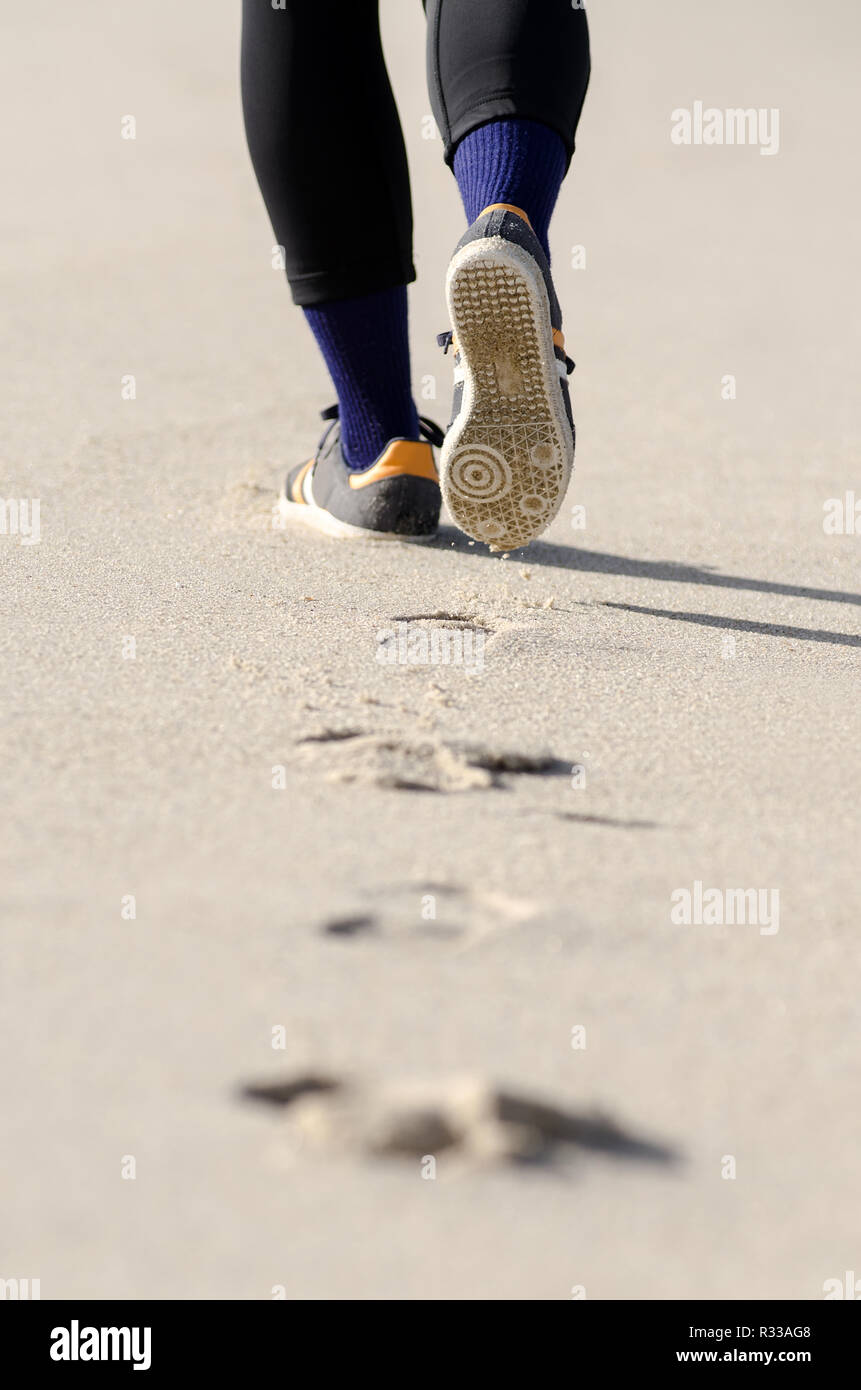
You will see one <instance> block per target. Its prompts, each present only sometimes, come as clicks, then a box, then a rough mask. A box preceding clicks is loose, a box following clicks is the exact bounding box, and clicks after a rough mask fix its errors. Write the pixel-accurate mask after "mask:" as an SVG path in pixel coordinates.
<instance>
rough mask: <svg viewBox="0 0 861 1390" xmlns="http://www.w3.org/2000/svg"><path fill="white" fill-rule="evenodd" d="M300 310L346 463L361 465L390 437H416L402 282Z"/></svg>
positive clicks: (379, 449)
mask: <svg viewBox="0 0 861 1390" xmlns="http://www.w3.org/2000/svg"><path fill="white" fill-rule="evenodd" d="M304 313H305V317H306V319H307V320H308V323H309V325H310V327H311V332H312V333H313V334H314V337H315V338H316V339H317V346H318V347H319V349H320V351H321V352H322V354H323V356H324V358H325V359H326V366H327V367H328V368H329V374H330V376H331V378H332V381H333V382H334V383H335V390H336V392H337V394H338V406H339V413H340V419H341V442H342V447H343V451H344V458H345V459H346V461H347V463H348V464H349V466H350V468H355V469H358V468H367V467H368V466H369V464H372V463H373V462H374V459H375V458H376V457H377V456H378V454H379V453H380V452H381V451H382V450H383V449H384V448H385V446H386V444H388V442H389V440H390V439H398V438H403V439H417V438H418V414H417V412H416V408H415V405H414V403H413V395H412V387H411V384H410V345H409V333H408V331H407V288H406V285H398V286H396V288H395V289H391V290H380V291H379V292H378V293H376V294H363V295H360V296H359V298H357V299H340V300H337V301H333V302H332V303H331V304H313V305H309V306H308V307H307V308H306V309H305V310H304Z"/></svg>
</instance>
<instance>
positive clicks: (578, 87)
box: [425, 0, 589, 254]
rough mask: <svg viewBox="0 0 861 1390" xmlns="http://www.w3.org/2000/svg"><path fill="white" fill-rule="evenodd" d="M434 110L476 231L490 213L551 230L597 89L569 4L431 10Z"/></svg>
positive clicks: (514, 2) (449, 5)
mask: <svg viewBox="0 0 861 1390" xmlns="http://www.w3.org/2000/svg"><path fill="white" fill-rule="evenodd" d="M425 8H426V10H427V15H428V50H427V52H428V86H429V90H430V97H431V105H432V107H433V112H434V116H435V119H436V122H437V125H438V126H439V129H440V133H441V135H442V138H443V144H444V148H445V157H446V162H447V163H448V164H449V165H450V166H451V167H452V168H453V170H454V174H455V177H456V178H457V182H458V186H459V188H460V191H461V195H462V197H463V201H464V206H465V208H466V214H467V218H468V220H469V221H470V222H473V221H475V219H476V217H477V216H478V215H479V213H480V212H481V211H482V209H483V208H485V207H488V206H489V205H490V204H492V203H508V204H513V205H514V206H515V207H518V208H522V209H523V210H524V211H525V212H527V213H528V215H529V220H530V222H531V224H532V227H533V229H534V231H535V234H536V236H537V237H538V239H539V241H540V242H541V244H542V246H543V248H544V251H545V254H547V228H548V226H549V223H550V216H551V214H552V211H553V208H554V205H555V203H556V198H557V196H558V193H559V188H560V185H561V183H562V180H563V178H564V176H565V174H566V172H567V169H568V165H569V163H570V160H571V156H572V154H573V153H574V137H575V134H576V130H577V124H578V121H579V119H580V112H581V110H582V107H583V101H584V98H585V95H586V88H587V86H588V82H589V30H588V25H587V22H586V13H585V11H584V10H583V9H582V8H575V7H574V6H573V5H572V4H571V2H570V0H425Z"/></svg>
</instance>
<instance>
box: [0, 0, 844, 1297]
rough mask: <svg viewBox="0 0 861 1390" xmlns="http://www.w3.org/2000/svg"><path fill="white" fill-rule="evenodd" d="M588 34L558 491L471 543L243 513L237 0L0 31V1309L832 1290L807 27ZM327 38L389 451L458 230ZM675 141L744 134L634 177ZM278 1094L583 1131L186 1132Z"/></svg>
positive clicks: (835, 960)
mask: <svg viewBox="0 0 861 1390" xmlns="http://www.w3.org/2000/svg"><path fill="white" fill-rule="evenodd" d="M593 9H594V13H593V12H592V11H590V14H589V19H590V28H591V34H592V49H593V77H592V83H591V88H590V91H589V95H588V97H587V101H586V106H585V110H584V115H583V119H582V123H581V126H580V131H579V135H578V151H577V154H576V156H575V160H574V164H573V168H572V172H571V175H570V177H569V179H568V180H567V182H566V184H565V186H564V188H563V194H562V198H561V201H560V205H559V208H558V211H557V213H556V216H555V219H554V223H553V227H552V234H551V246H552V251H553V265H554V273H555V278H556V284H557V288H558V291H559V295H560V298H561V300H562V302H563V305H564V309H565V315H566V331H567V338H568V343H569V350H570V351H571V354H572V356H573V357H574V359H575V360H576V363H577V368H576V371H575V373H574V376H573V395H574V403H575V413H576V420H577V431H578V442H577V459H576V466H575V476H574V481H573V484H572V488H571V491H570V492H569V494H568V497H567V500H566V502H565V504H564V505H563V508H562V511H561V513H560V515H559V516H558V518H557V520H556V521H555V522H554V524H553V526H552V528H551V530H550V531H549V532H548V533H547V534H546V535H545V536H544V537H543V538H542V539H541V540H539V541H537V542H536V543H535V544H534V545H532V546H531V547H529V548H528V549H527V550H524V551H520V552H515V553H512V554H510V555H508V556H505V557H503V556H499V555H492V554H490V553H489V551H488V550H487V548H486V547H483V546H481V545H478V544H473V543H470V542H469V541H468V540H467V538H466V537H464V536H463V535H461V534H460V533H459V532H457V531H456V530H455V529H454V528H453V527H451V526H450V525H449V524H444V525H443V527H442V529H441V532H440V536H439V539H438V540H436V541H434V542H433V543H432V544H430V545H425V546H410V545H406V544H398V543H396V544H384V543H382V544H359V545H354V544H350V543H344V542H337V541H332V540H329V539H327V538H324V537H320V536H318V535H316V534H315V533H313V532H311V531H308V530H305V529H303V528H301V527H289V528H286V529H285V528H284V527H283V526H281V527H279V526H278V525H276V524H274V514H273V506H274V503H275V499H276V492H277V488H278V486H279V484H280V481H281V477H282V476H283V473H284V471H285V470H286V468H287V467H288V466H289V465H290V464H292V463H293V462H295V461H297V460H298V459H301V458H303V457H308V456H309V453H310V452H311V451H312V450H313V448H314V446H315V444H316V441H317V438H318V435H319V433H320V430H321V428H322V426H321V423H320V420H319V411H320V409H321V408H322V407H324V406H326V405H328V404H329V403H330V401H331V399H332V393H331V386H330V385H329V383H328V381H327V378H326V376H325V372H324V368H323V365H322V362H321V361H320V360H319V359H318V357H317V355H316V353H315V350H314V344H313V340H312V338H311V335H310V333H309V331H308V329H307V328H306V326H305V323H304V321H303V318H302V315H301V313H300V311H299V310H297V309H295V308H294V307H293V306H292V305H291V303H290V297H289V293H288V290H287V287H286V284H285V282H284V277H283V273H282V272H280V271H278V270H276V269H273V267H272V242H273V237H272V233H271V230H270V227H269V225H268V222H267V220H266V216H265V213H264V210H263V206H262V202H261V200H260V195H259V193H258V191H257V187H256V184H255V182H254V177H253V174H252V171H251V166H250V162H249V159H248V155H247V152H246V149H245V142H244V136H243V130H242V120H241V111H240V104H239V92H238V76H237V71H238V56H237V54H238V27H239V16H238V6H233V5H224V6H211V5H208V4H205V3H203V0H189V3H187V4H185V5H183V6H181V7H176V6H174V5H169V4H167V3H166V0H150V3H148V4H147V5H146V6H128V5H123V6H115V5H111V4H108V3H106V0H94V3H92V4H91V5H90V6H88V7H86V16H85V17H84V18H83V19H82V16H81V14H80V13H79V12H77V11H76V10H74V9H73V8H72V7H70V6H57V7H53V8H52V10H51V12H50V13H43V12H42V10H38V11H36V12H34V11H32V10H26V11H25V10H23V9H21V8H19V7H14V8H13V7H12V6H10V5H8V4H7V5H5V6H4V10H5V11H6V13H5V14H4V19H5V20H6V25H5V27H6V29H7V33H8V39H7V42H6V44H5V45H4V53H3V56H2V59H0V62H2V87H3V90H4V93H5V98H6V102H7V108H8V111H9V112H10V113H11V115H10V116H8V117H7V140H6V158H5V169H6V173H5V179H4V182H5V185H6V187H5V195H6V196H5V197H4V199H3V212H2V221H0V228H2V232H0V274H2V295H3V301H4V305H5V308H6V315H5V317H6V323H7V331H6V333H5V334H4V344H3V349H2V351H3V379H4V388H5V389H4V390H3V392H2V405H0V411H2V437H3V455H2V461H0V498H2V499H4V502H5V503H6V504H7V505H6V516H7V518H11V516H12V512H11V511H10V509H9V507H8V502H9V500H10V499H11V500H14V501H16V502H28V503H29V504H30V505H29V511H27V509H23V510H22V508H21V507H20V506H19V507H18V511H17V515H18V531H17V533H15V531H14V528H13V526H12V525H11V522H9V523H8V524H7V526H6V533H5V534H0V585H2V595H3V608H4V613H5V621H4V622H3V624H2V627H0V649H1V650H2V661H0V680H2V699H0V768H2V788H3V797H2V799H3V807H4V816H3V823H4V830H3V835H2V837H0V885H2V886H0V1005H2V1019H3V1034H4V1043H3V1050H4V1057H5V1065H4V1067H3V1068H2V1079H0V1108H2V1114H3V1118H4V1126H3V1128H4V1142H3V1150H4V1152H3V1158H2V1170H3V1192H4V1200H3V1218H2V1222H0V1277H3V1278H19V1279H20V1278H31V1279H33V1278H38V1279H39V1280H40V1282H41V1296H42V1298H45V1299H47V1298H64V1297H80V1298H89V1299H104V1298H121V1299H137V1298H162V1299H191V1298H206V1299H210V1298H213V1299H214V1298H230V1299H267V1298H271V1297H273V1290H276V1291H281V1293H283V1296H285V1297H287V1298H288V1299H324V1300H342V1299H345V1300H353V1299H373V1300H381V1299H382V1300H395V1299H409V1300H445V1299H450V1300H522V1299H525V1300H556V1299H563V1300H566V1299H571V1298H572V1297H584V1296H585V1297H586V1298H588V1299H635V1298H652V1299H679V1298H685V1299H690V1298H694V1299H707V1298H719V1299H742V1298H757V1299H759V1298H769V1297H776V1298H785V1299H789V1298H801V1299H820V1298H822V1297H823V1286H824V1284H825V1281H827V1280H829V1279H843V1276H844V1271H846V1270H855V1269H859V1270H861V1201H859V1195H858V1155H859V1139H861V1120H859V1106H858V1095H859V1085H861V1060H859V1057H861V1053H859V1047H858V1039H859V1002H858V962H859V948H858V930H859V921H858V896H857V882H858V842H859V835H858V825H859V819H858V787H859V779H858V772H859V746H861V729H859V715H858V708H859V675H858V673H859V649H861V622H859V604H861V470H859V433H861V432H860V431H859V390H858V363H859V348H861V341H860V340H861V327H859V326H861V312H859V309H861V305H859V277H858V252H857V246H858V229H859V214H861V193H859V185H858V179H857V164H858V157H857V148H856V144H857V140H856V126H857V118H856V107H857V53H858V44H859V40H861V13H859V11H858V9H857V7H855V6H853V5H850V4H848V3H842V0H824V3H823V4H822V5H820V6H819V7H818V8H817V9H816V10H815V11H813V10H811V8H810V6H808V5H805V4H802V3H800V0H759V3H758V4H757V5H755V6H750V5H749V4H745V3H742V0H727V3H726V4H724V5H721V6H714V7H705V8H703V7H699V6H691V5H689V4H684V3H682V0H658V3H656V4H652V5H650V6H648V7H640V6H631V5H630V4H625V3H623V0H605V3H604V4H602V5H597V4H596V5H595V6H594V7H593ZM382 14H383V22H384V38H385V44H386V53H387V59H388V62H389V67H390V71H391V76H392V81H393V85H394V87H395V90H396V94H397V96H398V100H399V104H400V109H401V115H402V120H403V125H404V132H405V137H406V142H407V147H408V153H409V160H410V168H411V173H412V178H413V197H414V205H415V217H416V264H417V267H418V272H419V280H418V283H417V284H416V285H415V286H413V287H412V288H411V291H410V295H411V299H410V309H411V337H412V344H413V353H414V360H413V370H414V379H415V391H416V396H417V399H418V402H419V405H420V408H421V410H422V411H423V413H425V414H427V415H430V416H432V417H434V418H435V419H437V420H439V421H440V423H442V424H445V423H446V422H447V420H448V414H449V407H450V392H451V375H450V373H451V366H450V360H449V359H447V358H445V357H443V355H442V354H441V352H440V351H439V349H438V347H437V345H436V341H435V335H436V334H437V332H439V331H440V330H442V329H444V328H445V327H446V319H445V303H444V295H443V282H444V275H445V267H446V264H447V260H448V257H449V255H450V253H451V250H452V248H453V246H454V244H455V243H456V241H457V239H458V237H459V236H460V234H461V231H462V229H463V215H462V211H461V207H460V203H459V199H458V194H457V188H456V185H455V182H454V180H453V179H452V177H451V174H450V173H449V171H448V170H447V169H446V168H445V167H444V165H443V161H442V149H441V144H440V141H439V139H438V138H427V137H428V136H430V137H433V129H432V125H431V123H430V118H429V111H430V106H429V102H428V98H427V93H426V89H425V85H424V48H423V45H424V19H423V15H422V10H421V5H420V4H419V3H418V0H413V2H412V3H406V0H383V4H382ZM696 102H701V103H702V104H703V107H704V108H711V107H713V108H717V109H719V110H720V111H726V110H729V109H731V108H737V107H743V108H748V107H750V108H755V109H756V110H757V111H760V110H762V111H764V112H766V113H771V112H773V111H778V112H779V126H778V127H777V128H775V126H774V123H773V122H771V120H770V115H769V117H768V120H769V122H770V123H769V125H768V133H769V136H770V137H773V136H774V135H775V134H778V135H779V142H778V147H777V148H774V142H773V140H772V148H771V150H764V149H763V148H762V146H761V145H757V144H750V143H749V144H746V145H744V146H741V145H739V144H737V143H736V144H733V145H729V144H726V143H724V144H714V145H708V144H705V143H702V144H696V143H691V144H689V145H687V144H682V143H676V142H674V140H673V138H672V131H673V128H674V122H673V112H674V111H677V110H679V109H684V110H690V111H691V112H693V109H694V105H695V103H696ZM130 116H131V117H133V125H131V126H130V125H129V124H128V117H130ZM124 123H125V124H124ZM129 130H133V131H134V138H124V133H123V132H124V131H125V133H126V136H127V135H128V132H129ZM361 138H362V136H361V130H360V124H359V121H358V119H357V125H356V130H355V132H350V131H347V132H345V139H346V140H347V141H349V140H350V139H355V140H356V141H358V140H360V139H361ZM847 494H848V495H849V497H848V499H847ZM856 498H857V499H858V503H859V507H858V514H857V518H856V515H855V499H856ZM35 499H38V501H39V512H38V531H39V534H38V538H36V536H35V534H34V533H33V530H32V526H31V534H30V535H27V534H26V533H25V531H24V528H23V526H22V524H21V521H22V517H23V516H25V515H26V516H28V517H29V520H30V522H32V519H33V508H32V502H33V501H34V500H35ZM444 521H445V519H444ZM443 633H445V634H449V635H448V636H446V637H442V636H441V635H440V634H443ZM452 633H456V634H460V635H459V637H457V638H456V639H455V638H452V637H451V634H452ZM387 634H388V635H387ZM401 634H403V635H402V636H401ZM411 634H413V635H412V636H411ZM414 634H419V635H418V636H415V635H414ZM399 640H400V641H401V642H402V646H401V648H400V651H399V649H398V641H399ZM409 642H412V643H413V645H412V646H409V645H408V643H409ZM392 643H394V646H392ZM386 644H388V651H387V649H386ZM458 651H460V653H461V659H460V661H458V660H456V659H454V660H453V659H451V658H452V653H454V654H455V657H456V654H457V652H458ZM411 652H412V655H413V657H414V658H415V659H410V653H411ZM404 653H406V659H404V655H403V654H404ZM393 654H394V659H389V658H390V657H392V655H393ZM446 655H448V657H449V659H448V660H446V659H445V657H446ZM697 885H698V886H697ZM736 890H742V895H741V896H740V897H739V896H736ZM748 890H752V896H751V893H750V892H748ZM775 895H776V896H775ZM739 915H742V916H743V920H741V921H739V920H738V917H739ZM729 918H733V920H728V919H729ZM308 1075H314V1076H324V1077H327V1078H333V1079H335V1080H337V1081H341V1082H343V1083H344V1084H355V1085H356V1086H357V1087H358V1088H360V1090H361V1088H368V1091H369V1093H371V1094H376V1093H379V1092H380V1090H381V1089H382V1090H385V1088H386V1087H389V1086H392V1085H394V1084H398V1085H399V1084H400V1083H408V1084H412V1083H416V1082H421V1083H422V1084H425V1083H427V1084H428V1085H429V1086H430V1087H431V1088H436V1089H437V1090H438V1091H439V1093H440V1094H443V1095H445V1094H448V1092H449V1090H450V1088H451V1087H452V1085H456V1084H457V1082H456V1079H457V1078H460V1077H463V1076H472V1077H477V1078H480V1079H484V1080H486V1082H487V1084H488V1085H492V1086H499V1087H504V1088H506V1089H507V1090H509V1091H511V1092H514V1093H516V1094H517V1095H518V1096H523V1097H525V1098H527V1099H528V1100H531V1101H534V1102H535V1103H539V1102H541V1103H546V1104H547V1105H549V1106H552V1107H557V1108H559V1109H561V1110H563V1111H565V1112H566V1113H571V1114H576V1115H580V1116H588V1117H592V1119H593V1120H596V1122H598V1120H600V1123H599V1128H600V1125H603V1124H606V1125H608V1126H610V1128H611V1129H612V1131H613V1132H614V1133H617V1134H619V1135H623V1136H627V1137H628V1138H629V1139H630V1140H631V1142H630V1143H627V1142H624V1143H623V1142H620V1143H618V1144H614V1143H613V1142H611V1141H608V1142H606V1143H604V1142H603V1141H598V1142H595V1143H588V1142H583V1143H581V1142H572V1143H564V1144H561V1145H559V1146H553V1149H552V1152H550V1153H548V1154H547V1155H542V1157H541V1160H540V1161H538V1160H536V1161H532V1162H527V1161H516V1160H515V1159H513V1158H512V1157H511V1156H508V1155H501V1154H499V1153H496V1152H492V1151H489V1152H486V1153H479V1152H471V1151H470V1152H467V1151H466V1150H465V1149H464V1148H463V1146H460V1145H457V1144H455V1145H453V1146H452V1147H450V1148H442V1149H441V1150H440V1152H438V1153H436V1154H433V1155H431V1156H433V1157H434V1158H435V1165H434V1166H435V1172H434V1173H433V1174H432V1175H431V1177H430V1178H429V1176H428V1173H427V1171H426V1165H425V1170H424V1171H423V1167H422V1163H421V1161H420V1159H421V1157H424V1156H425V1155H424V1154H422V1155H419V1156H410V1155H409V1154H405V1155H404V1154H401V1155H397V1154H379V1153H375V1152H372V1151H371V1150H370V1149H369V1148H368V1147H367V1146H365V1145H363V1143H362V1142H361V1140H360V1139H357V1138H355V1137H354V1136H352V1135H351V1132H350V1131H349V1129H348V1130H347V1131H346V1137H345V1138H343V1139H342V1140H338V1139H337V1138H335V1139H329V1140H326V1139H325V1137H324V1138H323V1140H322V1141H321V1142H320V1143H319V1144H318V1143H316V1142H312V1139H311V1138H309V1136H308V1133H307V1132H306V1131H305V1130H303V1129H302V1127H301V1126H300V1125H299V1124H298V1121H297V1119H296V1116H295V1113H294V1107H292V1106H290V1105H283V1106H282V1105H273V1104H267V1103H265V1102H264V1101H260V1100H254V1099H252V1098H249V1097H248V1096H246V1095H244V1094H243V1088H245V1087H247V1086H249V1085H269V1084H272V1085H274V1084H277V1083H280V1082H281V1081H284V1080H289V1079H290V1078H297V1077H304V1076H308ZM362 1093H364V1092H362ZM274 1296H276V1297H277V1296H280V1293H279V1292H276V1293H275V1295H274Z"/></svg>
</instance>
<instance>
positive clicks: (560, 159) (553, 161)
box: [454, 119, 568, 259]
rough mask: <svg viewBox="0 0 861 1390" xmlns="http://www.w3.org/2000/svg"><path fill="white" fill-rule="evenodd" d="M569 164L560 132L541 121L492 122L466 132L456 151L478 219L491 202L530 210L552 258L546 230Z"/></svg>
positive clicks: (471, 214)
mask: <svg viewBox="0 0 861 1390" xmlns="http://www.w3.org/2000/svg"><path fill="white" fill-rule="evenodd" d="M567 167H568V152H567V150H566V148H565V144H564V142H563V140H562V138H561V136H559V135H557V134H556V131H555V130H551V129H550V127H549V126H546V125H542V124H541V122H540V121H521V120H519V119H511V120H501V121H489V122H488V124H487V125H481V126H479V127H478V129H477V130H471V131H470V132H469V134H468V135H465V136H464V137H463V139H462V140H461V142H460V144H459V145H458V147H457V149H456V150H455V153H454V176H455V178H456V179H457V183H458V187H459V189H460V196H461V198H462V199H463V205H464V207H465V209H466V215H467V219H468V220H469V221H470V222H474V221H475V219H476V217H478V215H479V213H480V212H481V211H482V209H483V208H486V207H489V206H490V204H491V203H513V204H514V206H515V207H518V208H522V209H523V211H524V212H525V213H527V214H528V216H529V220H530V222H531V223H532V226H533V229H534V231H535V235H536V236H537V237H538V240H539V241H540V242H541V245H542V246H543V247H544V250H545V252H546V254H547V257H548V259H549V257H550V248H549V246H548V244H547V233H548V230H549V227H550V218H551V217H552V215H553V209H554V207H555V206H556V199H557V198H558V197H559V189H560V188H561V186H562V180H563V179H564V177H565V173H566V170H567Z"/></svg>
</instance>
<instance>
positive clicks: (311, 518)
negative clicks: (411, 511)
mask: <svg viewBox="0 0 861 1390" xmlns="http://www.w3.org/2000/svg"><path fill="white" fill-rule="evenodd" d="M278 509H279V511H280V513H281V515H282V516H283V517H284V518H285V520H289V521H300V522H302V524H303V525H304V526H310V527H311V528H312V529H313V530H314V531H322V533H323V534H324V535H326V536H331V537H333V538H334V539H335V540H341V541H346V540H365V541H407V542H409V543H410V544H412V545H423V544H427V542H428V541H432V540H435V539H436V532H435V531H434V532H432V533H431V534H430V535H427V536H403V535H401V534H400V533H399V532H398V531H374V530H372V529H371V527H369V526H367V527H366V526H354V525H352V523H350V522H349V521H339V520H338V518H337V517H336V516H332V513H331V512H327V511H325V510H324V508H323V507H315V506H312V505H311V504H310V503H307V502H291V501H289V499H288V498H287V497H286V496H285V494H284V493H283V492H282V493H281V496H280V497H279V498H278Z"/></svg>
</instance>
